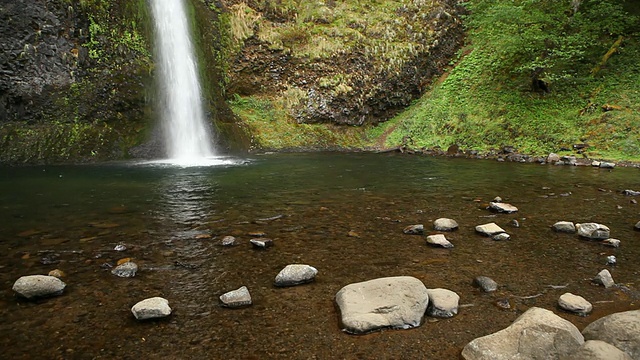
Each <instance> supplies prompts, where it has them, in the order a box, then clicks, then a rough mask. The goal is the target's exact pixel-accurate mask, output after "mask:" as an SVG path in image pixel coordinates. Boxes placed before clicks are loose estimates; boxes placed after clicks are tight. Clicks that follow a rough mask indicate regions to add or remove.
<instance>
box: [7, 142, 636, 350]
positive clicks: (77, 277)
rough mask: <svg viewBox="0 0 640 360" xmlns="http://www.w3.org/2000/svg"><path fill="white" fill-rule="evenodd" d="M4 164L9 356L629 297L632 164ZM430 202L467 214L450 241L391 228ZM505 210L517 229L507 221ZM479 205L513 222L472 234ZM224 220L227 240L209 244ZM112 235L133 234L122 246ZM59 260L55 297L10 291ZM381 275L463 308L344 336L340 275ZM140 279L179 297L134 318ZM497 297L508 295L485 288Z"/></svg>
mask: <svg viewBox="0 0 640 360" xmlns="http://www.w3.org/2000/svg"><path fill="white" fill-rule="evenodd" d="M240 165H242V166H240ZM0 170H2V171H0V218H1V219H4V220H3V223H2V230H3V231H2V232H0V252H1V253H2V254H4V256H3V257H2V258H0V268H1V269H2V271H0V280H1V282H2V284H3V286H2V288H1V289H0V315H1V316H2V320H3V321H1V322H0V335H1V336H0V348H2V349H7V350H6V351H5V352H6V355H7V358H12V359H29V358H79V359H83V358H87V359H101V358H105V359H106V358H120V359H127V358H134V357H136V358H139V357H144V358H166V359H176V358H183V359H188V358H193V359H198V358H226V359H250V358H256V359H258V358H261V359H262V358H287V359H290V358H294V359H309V358H322V359H328V358H354V359H357V358H362V359H368V358H399V357H405V358H425V357H427V358H441V359H448V358H456V357H457V356H458V354H459V352H460V350H461V349H462V347H463V346H464V345H465V344H466V343H467V342H468V341H470V340H471V339H473V338H475V337H478V336H481V335H485V334H488V333H490V332H494V331H497V330H499V329H501V328H503V327H505V326H507V325H508V324H510V323H511V322H512V321H513V320H514V319H515V318H516V317H517V316H518V315H519V314H521V313H522V312H523V311H525V310H526V309H527V308H529V307H531V306H541V307H544V308H547V309H551V310H554V311H555V312H556V313H558V314H560V315H561V316H563V317H565V318H567V319H569V320H570V321H572V322H574V323H575V324H576V325H577V326H578V327H579V328H582V327H584V326H585V325H586V324H587V323H589V322H591V321H593V320H594V319H596V318H598V317H600V316H603V315H606V314H609V313H612V312H615V311H620V310H626V309H632V308H637V307H638V306H637V301H638V300H637V296H636V295H637V292H636V287H637V285H636V284H634V282H635V280H636V279H637V268H636V267H635V264H636V263H637V261H638V259H639V258H640V242H639V241H637V240H638V238H639V237H640V233H639V232H634V231H633V230H632V228H633V224H635V222H637V221H638V220H640V210H639V208H638V205H636V204H633V203H632V202H630V197H627V196H624V195H622V194H621V191H622V190H624V189H627V188H630V189H636V190H638V189H637V186H638V183H637V175H638V171H637V169H615V170H614V171H603V170H602V169H592V168H576V167H559V166H540V165H522V164H510V163H496V162H490V161H468V160H463V159H433V158H427V157H405V156H395V155H393V154H386V155H373V154H339V155H332V154H290V155H273V156H259V157H257V158H256V159H255V160H253V161H251V162H250V163H245V162H239V163H238V162H234V163H232V164H226V165H222V166H214V167H183V166H173V165H165V164H162V165H157V164H156V165H145V166H139V165H137V166H129V165H127V164H111V165H102V166H61V167H26V168H8V169H0ZM495 196H501V197H502V198H503V199H505V201H507V202H509V203H512V204H514V205H516V206H517V207H518V208H519V209H520V211H519V212H518V213H516V214H511V215H506V214H492V213H490V212H488V211H487V210H486V209H484V206H485V205H484V204H486V203H487V202H488V201H490V200H491V199H493V198H494V197H495ZM439 217H450V218H453V219H456V220H457V222H458V223H459V224H460V229H459V230H458V231H456V232H453V233H451V234H447V238H448V239H449V240H450V241H451V242H452V243H453V244H454V245H455V248H453V249H450V250H444V249H436V248H430V247H427V246H426V244H425V239H424V238H423V237H421V236H407V235H403V234H402V229H403V228H404V227H405V226H407V225H410V224H417V223H422V224H425V228H427V229H428V228H429V225H430V223H431V222H432V221H433V220H435V219H436V218H439ZM513 219H516V220H518V221H519V222H520V224H521V227H519V228H515V227H512V226H510V225H509V224H510V222H511V220H513ZM558 220H569V221H574V222H585V221H597V222H601V223H604V224H607V225H608V226H609V227H611V229H612V236H613V237H615V238H618V239H620V240H622V246H621V248H619V249H613V248H607V247H604V246H602V245H601V244H599V243H596V242H589V241H584V240H580V239H578V238H577V237H575V236H573V235H567V234H557V233H553V232H551V231H550V230H549V226H550V225H551V224H553V223H554V222H555V221H558ZM487 222H496V223H497V224H498V225H500V226H501V227H503V228H505V229H507V230H508V232H509V233H510V234H511V235H512V239H513V240H511V241H508V242H494V241H492V240H490V239H487V238H483V237H481V236H479V235H477V234H475V232H474V226H475V225H478V224H480V223H487ZM251 233H265V234H266V236H268V237H270V238H272V239H273V240H274V243H275V245H274V247H272V248H269V249H267V250H266V251H259V250H255V249H253V248H252V247H251V245H250V244H249V239H251V237H252V236H253V235H250V234H251ZM225 235H233V236H235V237H236V238H237V239H238V242H239V245H238V246H235V247H231V248H223V247H222V246H219V241H220V239H221V238H222V237H223V236H225ZM117 244H125V245H126V246H127V250H126V251H124V252H118V251H115V250H114V247H115V245H117ZM608 255H616V256H617V257H618V265H617V266H615V267H609V269H610V271H611V272H612V274H613V277H614V280H616V281H617V282H619V283H625V284H628V286H629V288H630V290H621V289H611V290H606V291H605V290H603V289H602V288H600V287H595V286H592V285H591V284H590V282H589V281H588V279H589V278H592V277H593V276H595V274H597V273H598V272H599V271H600V270H602V269H603V268H604V267H605V266H606V265H605V262H606V256H608ZM123 257H131V258H133V260H134V261H135V262H136V263H138V264H139V265H140V268H141V271H140V273H139V275H138V276H136V277H135V278H132V279H121V278H115V277H114V276H113V275H111V274H110V272H109V270H108V267H109V266H110V265H113V264H114V263H115V262H116V261H117V260H118V259H120V258H123ZM290 263H307V264H310V265H312V266H314V267H316V268H318V270H319V275H318V278H317V280H316V281H315V282H314V283H312V284H307V285H304V286H300V287H295V288H287V289H279V288H275V287H274V286H273V279H274V277H275V275H276V274H277V273H278V271H280V270H281V269H282V268H283V267H284V266H285V265H287V264H290ZM54 268H59V269H61V270H63V271H64V272H65V273H66V274H67V275H66V277H65V278H64V281H65V282H67V284H68V287H67V289H66V290H65V294H64V295H63V296H61V297H57V298H52V299H46V300H42V301H38V302H36V303H28V302H24V301H20V300H17V299H15V298H14V296H13V293H12V291H11V286H12V284H13V282H14V281H15V280H16V279H17V278H18V277H19V276H21V275H26V274H41V273H47V272H48V271H50V270H52V269H54ZM393 275H411V276H415V277H417V278H419V279H420V280H422V281H423V282H424V283H425V285H426V286H427V287H444V288H448V289H451V290H453V291H456V292H457V293H458V294H460V296H461V302H462V303H463V304H465V305H467V306H466V307H464V308H462V309H461V310H460V313H459V315H458V316H456V317H454V318H452V319H447V320H439V321H436V322H432V321H429V322H427V323H425V324H424V325H423V326H422V327H420V328H417V329H414V330H409V331H385V332H380V333H375V334H370V335H366V336H349V335H346V334H343V333H342V332H341V331H340V330H339V324H338V314H337V311H336V309H335V306H334V304H333V296H334V295H335V293H336V292H337V291H338V290H339V289H340V288H341V287H342V286H344V285H346V284H349V283H352V282H358V281H364V280H368V279H372V278H375V277H381V276H393ZM478 275H485V276H489V277H492V278H493V279H495V280H496V281H497V282H498V283H499V284H501V285H502V286H501V288H500V290H499V291H498V292H497V293H495V294H481V293H479V292H478V291H477V290H475V289H474V288H473V287H472V286H471V279H472V278H473V277H475V276H478ZM565 284H568V285H567V288H566V289H553V288H551V287H549V285H565ZM242 285H245V286H247V287H248V288H249V290H250V291H251V294H252V297H253V299H254V305H253V306H251V307H249V308H246V309H241V310H229V309H223V308H221V307H219V305H218V296H219V295H221V294H222V293H224V292H226V291H229V290H233V289H237V288H239V287H240V286H242ZM565 291H569V292H572V293H574V294H580V295H581V296H583V297H585V298H587V299H588V300H589V301H591V302H592V303H593V304H594V307H595V310H594V313H593V314H592V315H590V316H589V317H587V318H580V317H576V316H573V315H570V314H565V313H562V312H560V311H559V310H558V309H557V308H556V304H557V299H558V297H559V296H560V295H561V294H562V293H563V292H565ZM539 293H542V294H543V295H541V296H538V297H535V298H530V299H525V297H527V296H531V295H536V294H539ZM151 296H163V297H166V298H167V299H169V301H170V304H171V306H172V307H173V308H174V309H175V312H174V314H172V315H171V317H170V318H169V319H167V320H164V321H157V322H149V323H139V322H136V321H135V320H134V319H133V317H132V316H131V314H130V312H129V308H130V307H131V306H132V305H133V304H134V303H136V302H137V301H139V300H141V299H144V298H147V297H151ZM504 299H507V300H509V301H510V302H511V304H512V305H513V307H512V308H511V309H509V310H502V309H500V308H498V307H497V306H496V303H497V302H498V301H502V300H504ZM51 344H55V347H54V350H52V345H51ZM52 351H53V352H52Z"/></svg>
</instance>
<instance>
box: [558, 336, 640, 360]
mask: <svg viewBox="0 0 640 360" xmlns="http://www.w3.org/2000/svg"><path fill="white" fill-rule="evenodd" d="M632 359H633V358H632V357H631V356H629V354H627V353H625V352H624V351H622V350H620V349H618V348H617V347H615V346H613V345H611V344H608V343H606V342H604V341H600V340H587V341H585V342H584V344H582V346H580V348H578V350H577V351H576V352H574V353H573V354H571V355H569V356H567V357H566V358H564V359H563V360H632Z"/></svg>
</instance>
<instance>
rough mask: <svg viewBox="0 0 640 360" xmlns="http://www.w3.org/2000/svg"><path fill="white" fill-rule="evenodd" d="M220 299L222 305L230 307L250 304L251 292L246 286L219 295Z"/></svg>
mask: <svg viewBox="0 0 640 360" xmlns="http://www.w3.org/2000/svg"><path fill="white" fill-rule="evenodd" d="M220 301H221V302H222V306H225V307H230V308H237V307H242V306H249V305H251V304H252V301H251V294H250V293H249V289H247V287H246V286H242V287H240V288H239V289H236V290H233V291H229V292H228V293H225V294H222V295H220Z"/></svg>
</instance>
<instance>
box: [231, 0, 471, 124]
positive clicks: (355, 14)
mask: <svg viewBox="0 0 640 360" xmlns="http://www.w3.org/2000/svg"><path fill="white" fill-rule="evenodd" d="M459 11H460V8H459V7H458V6H457V2H455V1H448V0H442V1H427V0H413V1H408V0H385V1H342V2H336V1H327V2H311V3H310V2H305V1H299V0H288V1H262V2H254V1H229V2H228V12H229V14H230V21H229V23H230V29H229V31H230V34H231V36H232V38H233V44H232V50H233V52H234V54H233V55H234V56H233V57H232V59H233V62H232V64H231V67H230V69H229V71H228V76H229V87H228V92H229V94H236V95H238V96H241V97H248V96H256V97H259V98H260V99H262V100H266V101H271V102H272V103H273V106H275V107H279V106H283V107H284V111H285V112H286V113H287V114H288V116H289V118H291V119H293V121H294V122H296V123H298V124H301V123H333V124H347V125H363V124H375V123H377V122H380V121H385V120H386V119H388V118H389V117H390V116H392V115H393V114H394V113H395V112H397V111H399V110H400V109H402V108H403V107H405V106H407V105H409V103H410V102H411V101H412V100H414V99H415V98H417V97H418V96H419V95H420V94H421V93H422V90H423V88H424V85H425V84H426V83H428V82H429V80H430V79H431V77H432V76H434V75H437V74H439V72H440V71H441V69H442V67H443V66H444V65H445V64H446V63H447V62H448V59H449V57H450V56H451V55H453V54H454V52H455V50H456V49H457V47H458V46H459V45H460V43H461V36H462V27H461V22H460V20H459V18H458V15H459V14H458V13H459Z"/></svg>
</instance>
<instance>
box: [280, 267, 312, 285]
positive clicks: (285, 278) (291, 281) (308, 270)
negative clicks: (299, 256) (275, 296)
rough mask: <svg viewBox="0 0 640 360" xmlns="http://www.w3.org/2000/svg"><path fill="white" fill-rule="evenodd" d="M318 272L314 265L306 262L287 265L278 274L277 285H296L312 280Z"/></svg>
mask: <svg viewBox="0 0 640 360" xmlns="http://www.w3.org/2000/svg"><path fill="white" fill-rule="evenodd" d="M317 274H318V270H317V269H316V268H314V267H313V266H309V265H304V264H292V265H287V266H286V267H285V268H284V269H282V270H280V272H279V273H278V275H276V280H275V285H276V286H295V285H300V284H305V283H308V282H311V281H313V280H314V279H315V277H316V275H317Z"/></svg>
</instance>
